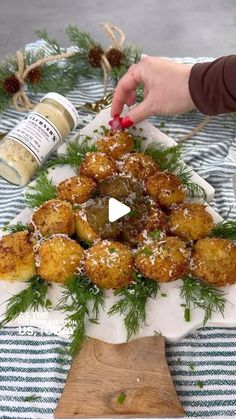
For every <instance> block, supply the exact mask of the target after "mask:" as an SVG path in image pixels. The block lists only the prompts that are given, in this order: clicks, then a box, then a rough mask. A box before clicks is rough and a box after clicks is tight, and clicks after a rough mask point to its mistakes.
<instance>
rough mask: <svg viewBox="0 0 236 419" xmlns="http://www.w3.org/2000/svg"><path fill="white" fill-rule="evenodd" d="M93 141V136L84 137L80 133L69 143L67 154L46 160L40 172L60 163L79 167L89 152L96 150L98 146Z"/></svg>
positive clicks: (75, 167)
mask: <svg viewBox="0 0 236 419" xmlns="http://www.w3.org/2000/svg"><path fill="white" fill-rule="evenodd" d="M90 142H91V137H89V136H85V137H84V138H83V137H81V136H80V135H79V136H78V137H77V138H76V139H75V141H73V142H71V143H68V144H67V148H66V152H65V154H62V155H60V156H57V157H55V158H54V159H52V160H49V161H48V162H46V163H45V164H44V165H43V167H42V168H41V169H40V170H39V173H40V172H45V170H47V169H48V168H49V167H54V166H58V165H64V164H69V165H70V166H72V167H73V168H74V169H77V168H78V167H79V166H80V165H81V163H82V162H83V160H84V158H85V157H86V154H87V153H92V152H94V151H96V146H95V145H94V144H92V143H90Z"/></svg>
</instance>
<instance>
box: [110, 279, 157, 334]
mask: <svg viewBox="0 0 236 419" xmlns="http://www.w3.org/2000/svg"><path fill="white" fill-rule="evenodd" d="M158 290H159V284H158V283H157V282H156V281H152V280H150V279H146V278H144V277H142V275H141V274H138V273H136V272H134V283H133V284H132V285H129V286H128V287H125V288H121V289H117V290H116V291H115V292H114V294H115V295H117V296H119V297H121V299H120V300H119V301H117V302H116V303H115V304H114V305H113V306H112V307H111V309H110V310H109V312H108V315H109V316H112V315H114V314H123V315H125V318H124V324H125V328H126V331H127V341H128V340H129V339H130V338H131V336H132V335H133V334H136V333H137V332H138V330H139V327H140V326H141V324H143V323H145V320H146V310H145V307H146V302H147V299H148V298H155V297H156V295H157V292H158Z"/></svg>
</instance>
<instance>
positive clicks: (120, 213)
mask: <svg viewBox="0 0 236 419" xmlns="http://www.w3.org/2000/svg"><path fill="white" fill-rule="evenodd" d="M130 211H131V209H130V207H128V206H127V205H125V204H123V203H122V202H120V201H118V200H117V199H115V198H109V201H108V218H109V221H110V222H111V223H112V222H113V221H116V220H119V218H121V217H124V215H126V214H129V212H130Z"/></svg>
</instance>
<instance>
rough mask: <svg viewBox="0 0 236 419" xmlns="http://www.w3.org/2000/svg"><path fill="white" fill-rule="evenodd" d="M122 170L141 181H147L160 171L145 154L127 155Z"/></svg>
mask: <svg viewBox="0 0 236 419" xmlns="http://www.w3.org/2000/svg"><path fill="white" fill-rule="evenodd" d="M121 170H122V172H124V173H127V174H129V175H131V176H132V177H134V178H136V179H139V180H146V179H148V178H149V177H150V176H152V175H154V174H155V173H156V172H158V171H159V170H160V168H159V167H158V165H157V164H156V162H155V161H154V160H153V159H152V157H150V156H147V155H146V154H143V153H131V154H126V155H125V156H124V158H123V160H122V164H121Z"/></svg>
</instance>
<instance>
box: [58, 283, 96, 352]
mask: <svg viewBox="0 0 236 419" xmlns="http://www.w3.org/2000/svg"><path fill="white" fill-rule="evenodd" d="M103 306H104V296H103V291H102V290H101V289H100V288H98V287H97V286H96V285H94V284H92V283H91V282H90V280H89V279H88V278H86V277H85V276H76V277H74V278H71V279H70V280H69V281H68V282H67V283H66V284H65V285H64V287H63V295H62V298H61V300H60V301H59V304H58V306H57V308H58V309H59V310H61V311H63V312H64V313H66V322H65V326H64V327H65V328H68V329H69V330H70V331H71V343H70V346H69V348H68V350H67V355H71V356H74V355H75V354H76V353H77V351H78V350H79V349H80V346H81V344H82V342H83V340H84V338H85V336H86V330H85V320H86V318H88V317H89V318H90V316H93V320H95V321H96V320H97V319H98V315H99V309H100V307H103Z"/></svg>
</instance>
